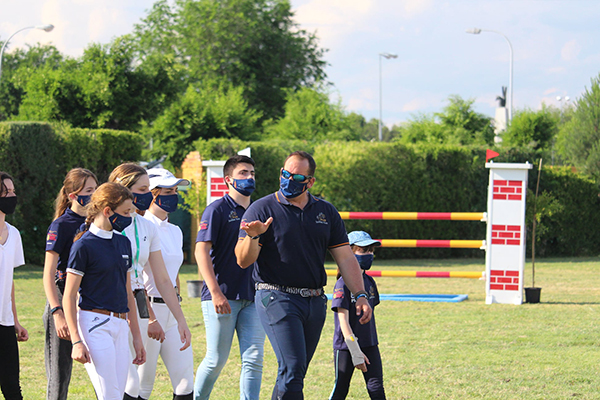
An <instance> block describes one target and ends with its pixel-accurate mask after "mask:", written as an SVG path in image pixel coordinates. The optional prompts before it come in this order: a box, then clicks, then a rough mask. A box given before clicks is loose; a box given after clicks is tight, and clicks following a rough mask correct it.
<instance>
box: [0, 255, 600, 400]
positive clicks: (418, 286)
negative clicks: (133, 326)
mask: <svg viewBox="0 0 600 400" xmlns="http://www.w3.org/2000/svg"><path fill="white" fill-rule="evenodd" d="M328 267H333V266H332V265H328ZM425 268H426V269H427V270H454V271H481V270H483V269H484V266H483V261H481V262H479V261H477V260H475V261H474V260H448V261H439V260H435V261H430V260H399V261H398V260H397V261H376V262H375V266H374V268H373V269H394V270H414V269H425ZM530 269H531V268H530V266H529V264H528V266H527V267H526V281H525V282H526V286H530ZM599 272H600V260H599V259H598V258H589V259H574V260H568V259H548V260H542V261H539V260H538V262H537V263H536V283H537V286H541V287H542V288H543V289H542V302H541V303H540V304H524V305H521V306H512V305H499V304H494V305H486V304H485V290H484V282H483V281H480V280H476V279H415V278H378V279H377V283H378V286H379V289H380V292H381V293H439V294H468V295H469V299H468V300H467V301H464V302H462V303H421V302H394V301H386V302H382V303H381V304H380V305H379V306H378V307H377V308H376V317H377V326H378V333H379V340H380V349H381V353H382V358H383V368H384V380H385V388H386V392H387V398H388V399H390V400H393V399H432V398H440V399H566V398H578V399H598V398H600V366H599V364H600V324H599V323H598V322H599V319H600V273H599ZM41 278H42V270H41V268H39V267H33V266H25V267H20V268H18V269H17V270H16V272H15V284H16V291H17V306H18V312H19V319H20V321H21V323H22V324H23V325H24V326H25V327H26V328H27V329H28V330H29V335H30V340H29V341H28V342H26V343H22V344H21V345H20V352H21V384H22V387H23V392H24V397H25V399H43V398H45V386H46V379H45V371H44V343H43V337H44V333H43V325H42V319H41V316H42V311H43V308H44V304H45V297H44V291H43V288H42V281H41ZM189 279H197V274H196V268H195V267H194V266H191V265H190V266H184V267H183V269H182V275H181V281H182V282H185V281H186V280H189ZM333 283H334V278H333V277H331V278H329V282H328V288H327V289H328V292H331V291H332V287H333ZM183 286H184V287H183V291H182V292H183V293H182V295H183V298H184V301H183V307H184V312H185V314H186V316H187V319H188V323H189V325H190V328H191V330H192V335H193V348H194V364H195V368H197V366H198V364H199V363H200V361H201V360H202V358H203V356H204V351H205V342H204V325H203V322H202V312H201V310H200V300H199V299H197V298H193V299H190V298H188V297H187V291H186V287H185V285H183ZM332 333H333V313H330V314H329V315H328V317H327V322H326V324H325V327H324V329H323V334H322V338H321V342H320V344H319V347H318V349H317V352H316V354H315V357H314V359H313V362H312V363H311V365H310V368H309V371H308V375H307V378H306V382H305V398H306V399H307V400H317V399H318V400H323V399H326V398H328V396H329V393H330V391H331V388H332V386H333V379H334V371H333V357H332V349H331V342H332ZM75 364H76V365H75V366H74V371H73V378H72V382H71V388H70V392H69V399H85V400H89V399H94V398H95V397H94V394H93V390H92V388H91V385H90V384H89V380H88V377H87V374H86V372H85V369H84V368H83V366H82V365H81V364H77V363H75ZM239 367H240V362H239V351H238V347H237V344H234V348H233V349H232V352H231V355H230V359H229V362H228V364H227V365H226V367H225V369H224V371H223V373H222V374H221V378H220V379H219V381H217V384H216V386H215V389H214V391H213V396H212V399H216V400H234V399H237V398H239V390H238V377H239ZM276 369H277V361H276V359H275V356H274V354H273V351H272V350H271V347H270V344H269V343H268V342H267V343H266V344H265V363H264V373H263V390H262V394H261V399H270V397H271V390H272V387H273V382H274V380H275V374H276ZM359 375H360V373H359V372H356V373H355V376H354V380H353V382H352V388H351V392H350V395H349V396H348V398H349V399H365V398H368V396H367V393H366V390H365V388H364V381H363V380H362V377H361V376H359ZM0 396H1V395H0ZM171 397H172V391H171V387H170V382H169V380H168V376H167V375H166V371H165V369H164V367H163V366H162V365H160V366H159V373H158V376H157V380H156V384H155V388H154V392H153V396H152V398H153V399H170V398H171Z"/></svg>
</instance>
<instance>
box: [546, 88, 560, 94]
mask: <svg viewBox="0 0 600 400" xmlns="http://www.w3.org/2000/svg"><path fill="white" fill-rule="evenodd" d="M556 92H558V89H557V88H555V87H553V88H550V89H546V90H544V95H545V96H546V95H549V94H552V93H556Z"/></svg>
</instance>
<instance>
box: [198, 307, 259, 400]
mask: <svg viewBox="0 0 600 400" xmlns="http://www.w3.org/2000/svg"><path fill="white" fill-rule="evenodd" d="M229 305H230V306H231V314H217V313H216V312H215V307H214V305H213V302H212V300H206V301H203V302H202V314H204V325H205V326H206V356H205V357H204V360H202V363H201V364H200V366H199V367H198V370H197V371H196V380H195V382H194V400H205V399H208V398H209V397H210V392H211V391H212V389H213V386H214V385H215V382H216V381H217V378H218V377H219V374H220V373H221V370H222V369H223V367H224V366H225V363H226V362H227V358H228V357H229V351H230V350H231V343H232V342H233V333H234V332H237V336H238V341H239V344H240V354H241V358H242V371H241V373H240V399H242V400H258V398H259V395H260V384H261V381H262V362H263V350H264V344H265V332H264V330H263V328H262V326H261V325H260V322H259V321H258V318H257V315H256V308H255V307H254V302H253V301H248V300H229Z"/></svg>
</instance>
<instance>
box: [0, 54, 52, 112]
mask: <svg viewBox="0 0 600 400" xmlns="http://www.w3.org/2000/svg"><path fill="white" fill-rule="evenodd" d="M2 44H3V43H0V47H1V46H2ZM62 61H63V56H62V55H61V54H60V52H59V51H58V50H57V49H56V48H55V47H54V46H51V45H42V44H39V43H38V44H37V45H35V46H28V47H27V49H21V48H18V49H16V50H15V51H13V52H11V53H7V52H5V53H4V56H3V60H2V78H1V80H0V121H2V120H7V119H10V118H11V117H13V116H15V115H17V114H18V113H19V105H20V104H21V102H22V98H23V95H24V94H25V91H24V89H23V86H24V82H26V81H27V80H28V79H29V77H30V76H31V75H32V74H34V73H36V72H37V70H39V69H41V68H44V67H47V68H50V69H56V68H58V67H59V66H60V64H61V62H62Z"/></svg>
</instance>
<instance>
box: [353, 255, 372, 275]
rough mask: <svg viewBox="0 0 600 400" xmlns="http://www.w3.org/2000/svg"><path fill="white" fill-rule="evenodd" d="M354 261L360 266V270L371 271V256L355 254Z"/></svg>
mask: <svg viewBox="0 0 600 400" xmlns="http://www.w3.org/2000/svg"><path fill="white" fill-rule="evenodd" d="M354 257H356V261H358V265H360V268H361V269H364V270H365V271H367V270H369V269H371V265H372V264H373V258H374V257H373V254H355V255H354Z"/></svg>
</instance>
